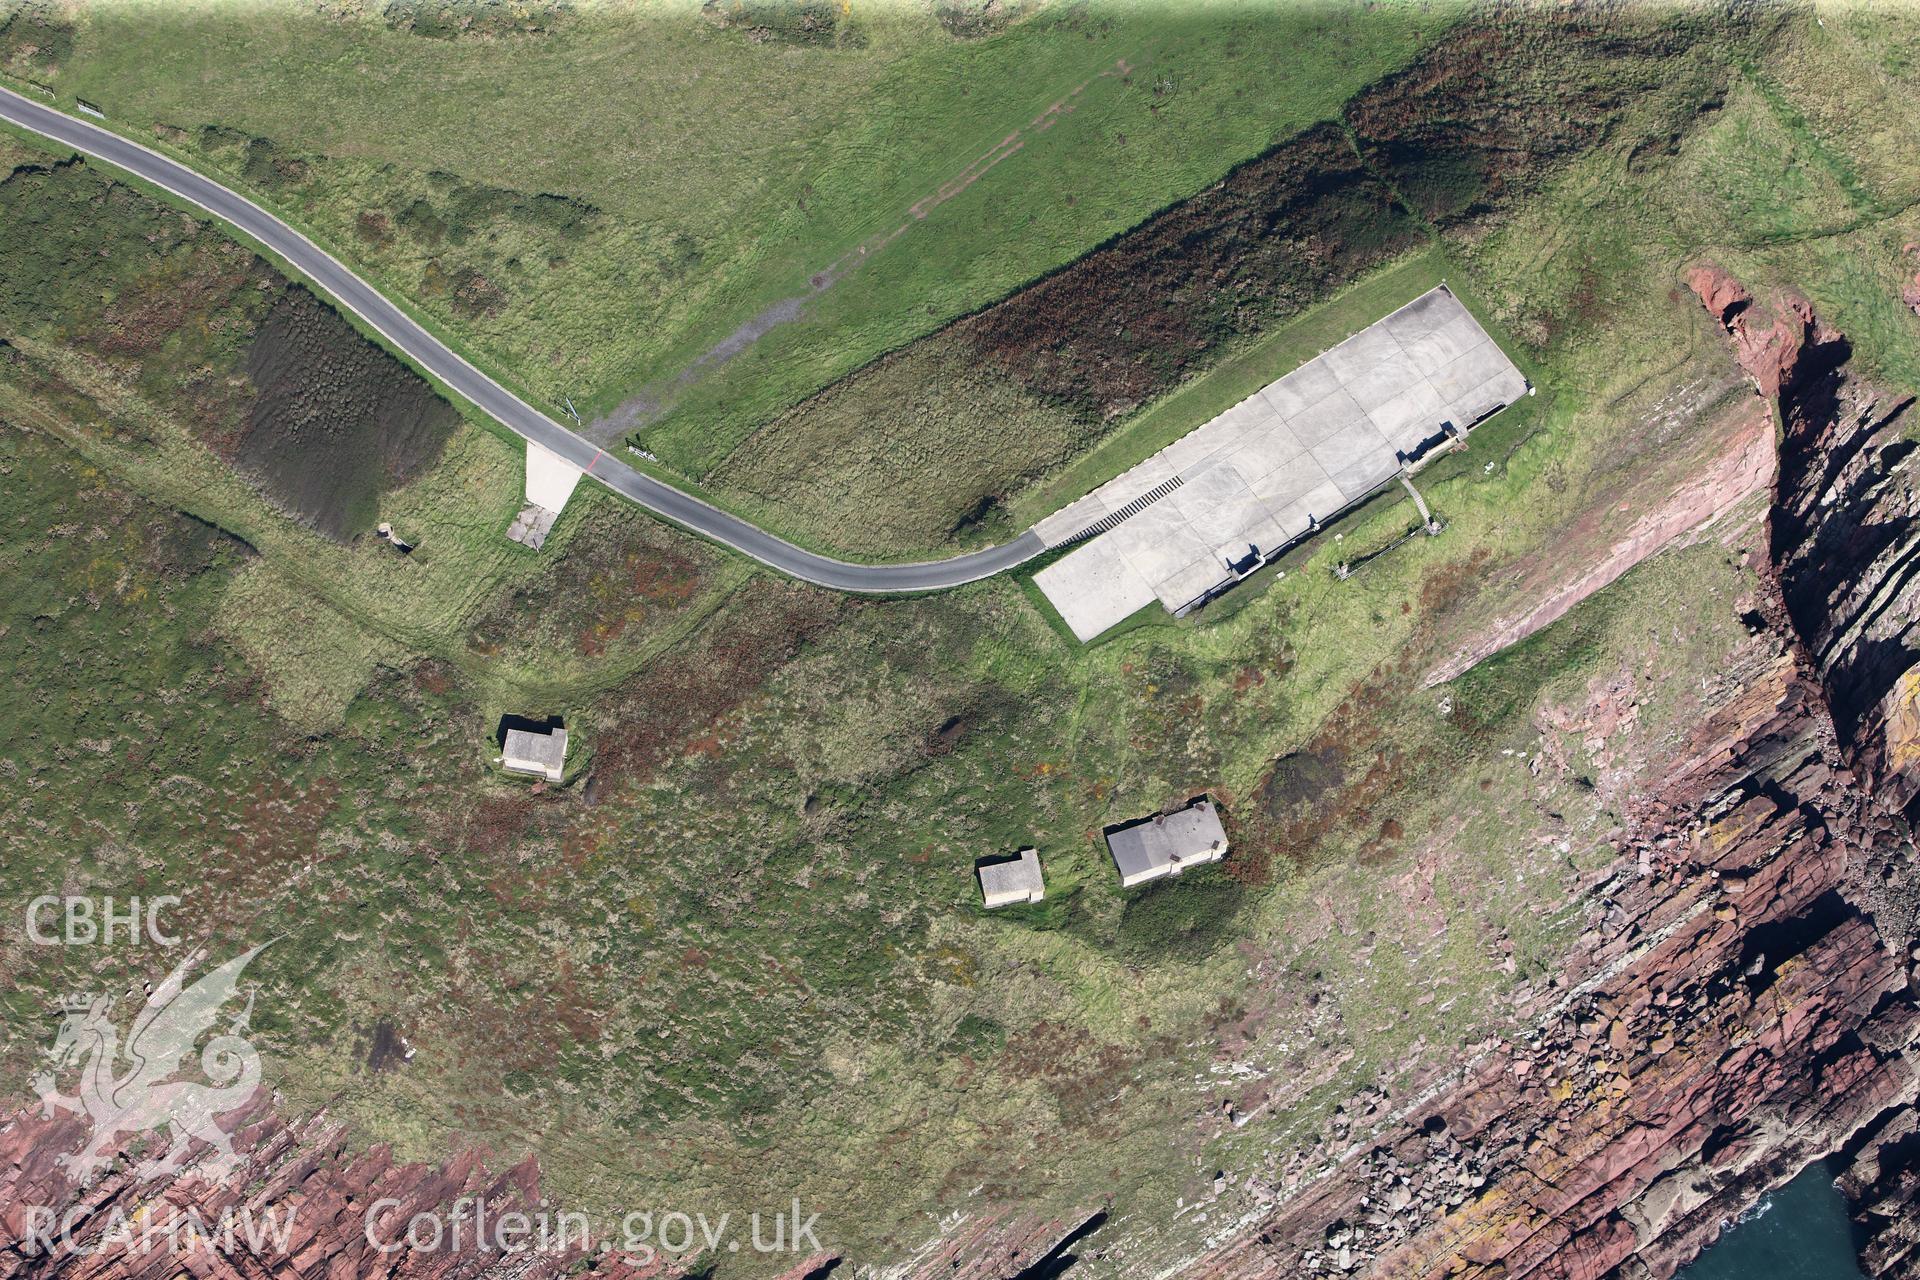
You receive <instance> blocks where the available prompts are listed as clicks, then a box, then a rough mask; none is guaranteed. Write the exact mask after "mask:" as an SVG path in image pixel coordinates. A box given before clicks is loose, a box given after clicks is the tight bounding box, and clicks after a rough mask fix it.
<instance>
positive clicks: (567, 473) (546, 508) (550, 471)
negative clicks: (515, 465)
mask: <svg viewBox="0 0 1920 1280" xmlns="http://www.w3.org/2000/svg"><path fill="white" fill-rule="evenodd" d="M585 474H586V472H585V471H582V470H581V469H580V468H579V467H576V466H574V465H573V464H572V463H571V462H568V461H567V460H566V459H564V458H562V457H561V456H560V455H559V454H557V453H554V452H553V451H552V450H550V449H545V448H542V447H541V446H540V445H537V444H535V443H534V442H533V441H531V440H529V441H527V505H526V506H524V507H522V508H521V509H520V514H519V515H517V516H515V517H514V518H513V523H512V524H510V525H508V526H507V537H509V538H511V539H512V540H513V541H515V542H518V543H521V544H522V545H524V546H528V547H531V548H533V549H534V550H535V551H538V550H539V549H540V547H541V545H542V544H543V543H545V542H546V540H547V534H549V533H551V532H552V531H553V522H554V521H555V520H558V519H559V518H560V513H561V512H562V511H564V510H566V506H567V499H569V498H571V497H572V496H573V489H574V486H575V485H577V484H579V483H580V477H581V476H583V475H585Z"/></svg>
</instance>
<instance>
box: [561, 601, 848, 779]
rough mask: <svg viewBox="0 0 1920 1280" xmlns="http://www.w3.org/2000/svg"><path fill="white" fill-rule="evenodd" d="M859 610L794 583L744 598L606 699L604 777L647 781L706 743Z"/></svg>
mask: <svg viewBox="0 0 1920 1280" xmlns="http://www.w3.org/2000/svg"><path fill="white" fill-rule="evenodd" d="M859 607H860V605H859V604H858V602H855V601H851V600H847V599H844V598H842V597H839V596H836V595H834V594H833V593H831V592H826V591H819V590H815V589H814V588H811V587H803V586H800V585H798V584H796V583H780V584H778V585H772V584H769V585H767V586H766V587H765V589H763V590H758V591H755V592H752V593H750V594H748V595H747V596H744V597H742V598H741V600H740V603H738V604H737V605H734V606H732V607H729V608H728V609H726V610H725V611H724V612H722V613H721V614H720V615H718V616H717V617H716V618H715V619H714V620H713V621H712V622H710V623H709V624H708V625H707V626H706V627H705V628H704V629H703V630H702V631H701V632H700V634H699V635H698V636H697V637H695V638H694V640H693V641H692V642H690V643H689V644H687V645H684V646H682V647H681V648H680V649H678V650H677V651H676V652H675V653H673V654H672V655H671V656H669V657H667V658H665V659H663V660H662V661H660V662H656V663H654V664H653V665H652V666H650V667H648V668H647V669H646V670H644V671H642V672H641V673H640V674H639V675H638V676H636V677H634V678H633V679H632V680H630V681H629V682H628V683H627V684H626V685H624V686H622V687H621V688H620V689H618V690H615V691H614V692H613V693H612V694H611V695H610V696H609V697H608V699H607V702H606V705H605V706H604V708H602V709H601V710H600V711H599V712H597V713H596V728H595V735H594V736H595V741H596V744H597V745H596V748H595V750H596V754H597V757H598V759H599V762H600V769H599V772H600V773H601V774H602V775H603V776H605V777H607V778H609V779H641V778H645V777H647V776H649V775H650V774H651V773H652V772H653V770H654V769H655V768H657V767H658V766H659V765H660V764H661V763H662V762H664V761H666V760H668V759H670V758H672V757H673V756H676V755H680V754H683V753H685V752H686V751H687V750H688V749H689V747H690V745H691V744H693V743H694V742H695V740H697V739H700V738H703V737H707V736H709V734H708V732H707V731H708V730H709V729H710V728H711V727H712V726H714V725H715V724H716V723H717V722H718V721H720V720H721V719H722V718H723V717H724V716H726V715H727V714H728V713H729V712H731V711H733V710H735V709H736V708H738V707H740V706H741V705H742V704H743V703H745V702H746V701H747V700H748V699H749V698H751V697H752V696H753V694H754V691H755V690H757V689H758V688H759V687H760V686H761V685H762V684H764V683H765V682H766V681H767V680H768V679H769V678H770V677H772V676H773V674H774V673H775V672H777V671H778V670H779V669H780V668H781V667H782V666H784V665H785V664H786V663H787V662H789V661H791V660H792V659H793V658H794V657H795V656H796V655H797V654H798V653H799V652H800V650H801V649H802V648H803V647H804V646H805V645H806V644H807V643H808V642H809V641H810V640H812V639H813V638H814V637H816V636H818V635H820V634H822V633H823V632H825V631H826V630H827V628H828V627H830V626H832V625H833V624H834V623H835V622H837V621H839V620H840V619H841V618H843V617H845V616H846V615H847V614H849V613H851V612H852V611H854V610H856V609H858V608H859ZM711 749H713V750H715V751H717V750H718V749H719V744H718V743H717V742H716V743H714V744H711Z"/></svg>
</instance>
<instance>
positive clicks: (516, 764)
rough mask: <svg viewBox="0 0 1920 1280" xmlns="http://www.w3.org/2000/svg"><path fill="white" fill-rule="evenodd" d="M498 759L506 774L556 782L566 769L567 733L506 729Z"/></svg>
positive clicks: (554, 730) (561, 731)
mask: <svg viewBox="0 0 1920 1280" xmlns="http://www.w3.org/2000/svg"><path fill="white" fill-rule="evenodd" d="M501 746H502V747H503V748H504V749H503V750H502V752H501V755H500V767H501V768H503V769H505V770H506V771H507V772H508V773H530V774H533V775H534V776H535V777H541V778H545V779H546V780H547V781H548V782H558V781H560V779H561V778H562V777H563V776H564V775H565V774H566V769H567V731H566V730H565V729H562V728H557V727H556V728H552V729H547V730H536V729H509V730H507V735H506V739H505V740H504V741H503V742H502V743H501Z"/></svg>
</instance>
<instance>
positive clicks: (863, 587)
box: [0, 88, 1044, 594]
mask: <svg viewBox="0 0 1920 1280" xmlns="http://www.w3.org/2000/svg"><path fill="white" fill-rule="evenodd" d="M0 119H5V120H7V121H8V122H10V123H12V124H14V125H17V126H19V127H20V128H22V129H26V130H28V131H29V132H32V133H37V134H39V135H40V136H42V137H44V138H50V139H52V140H53V141H55V142H57V143H59V144H60V145H61V146H64V147H71V148H73V149H74V150H75V151H78V152H80V153H82V154H84V155H87V156H90V157H92V158H93V159H95V160H100V161H104V162H105V163H107V164H109V165H112V166H114V167H115V168H118V169H122V170H125V171H126V172H128V173H130V174H133V175H134V176H135V177H138V178H142V179H144V180H145V181H147V182H150V183H152V184H153V185H154V186H156V187H160V188H162V189H164V190H166V191H169V192H171V193H173V194H174V195H176V196H178V197H180V198H181V199H182V200H185V201H187V202H188V203H190V204H193V205H197V206H198V207H199V208H202V209H204V210H206V211H207V212H208V213H210V214H212V215H213V216H214V217H216V218H219V219H220V220H221V221H223V222H226V223H229V224H231V225H232V226H234V227H237V228H238V229H239V230H241V231H243V232H245V233H246V234H247V235H248V236H251V237H252V238H253V239H254V240H256V241H258V242H259V243H260V244H263V245H265V246H266V247H267V248H269V249H271V250H272V251H273V252H274V253H276V254H278V255H280V257H282V258H283V259H285V260H286V261H287V262H290V263H292V264H293V266H294V268H295V269H296V270H298V271H299V272H300V273H301V274H303V275H304V276H306V278H307V279H308V280H309V281H311V282H312V283H313V284H314V285H315V286H317V287H318V288H319V289H321V290H322V291H323V292H325V293H327V294H328V295H330V296H331V297H332V298H333V299H334V300H335V301H336V302H338V303H339V304H340V305H341V306H343V307H345V308H347V309H348V310H349V311H351V312H353V313H354V314H355V315H357V316H359V317H360V318H361V319H362V320H364V321H366V323H367V324H369V325H371V326H372V327H373V328H374V330H375V331H377V332H378V333H379V334H380V335H381V336H382V337H384V338H386V340H387V341H388V342H390V343H392V344H393V346H394V347H395V348H396V349H398V350H400V351H403V352H405V353H406V354H407V355H408V356H409V357H411V358H412V359H413V360H414V361H416V362H417V363H418V364H419V365H420V367H421V368H423V369H425V370H427V372H429V373H431V374H432V375H433V376H434V377H435V378H438V379H439V380H440V382H441V383H442V384H443V385H445V386H447V387H449V388H451V389H452V390H453V391H454V392H455V393H457V394H458V395H460V396H461V397H463V398H465V399H466V400H468V401H471V402H472V403H473V404H474V405H476V406H478V407H479V408H480V409H481V411H483V412H484V413H486V414H487V415H488V416H490V417H492V418H494V419H495V420H496V421H498V422H500V423H501V424H502V425H503V426H505V427H506V428H507V429H508V430H510V431H512V432H513V433H514V434H515V435H518V436H520V437H522V438H524V439H526V440H530V441H533V442H535V443H537V444H539V445H541V446H542V447H544V448H546V449H550V450H552V451H553V452H554V453H556V454H558V455H559V456H560V457H562V458H565V459H566V460H567V461H568V462H571V463H572V464H573V465H575V466H577V467H580V468H581V469H582V470H584V471H586V473H587V474H588V475H589V476H591V477H592V478H593V479H595V480H598V481H599V482H600V483H601V484H603V485H605V486H606V487H607V488H609V489H611V490H613V491H614V492H615V493H618V494H620V495H622V496H623V497H627V498H631V499H632V500H633V501H635V502H637V503H639V504H640V505H641V506H643V507H645V508H646V509H647V510H649V511H651V512H653V513H654V514H655V515H657V516H660V517H661V518H663V519H666V520H671V521H673V522H674V523H675V524H678V525H681V526H683V527H685V528H687V529H690V530H692V531H693V532H695V533H698V534H701V535H702V536H704V537H708V538H711V539H713V540H714V541H715V542H718V543H720V544H722V545H723V546H728V547H732V548H733V549H734V550H735V551H738V552H740V553H741V554H743V555H748V556H751V557H753V558H754V559H755V560H758V561H759V562H760V563H762V564H764V565H767V566H769V567H770V568H774V569H778V570H779V571H780V572H781V573H784V574H787V575H789V576H790V577H794V578H799V579H800V580H802V581H804V582H811V583H815V584H817V585H819V586H823V587H833V588H835V589H836V590H840V591H852V592H862V593H868V594H879V593H886V592H896V591H936V590H940V589H942V588H946V587H957V586H960V585H961V584H962V583H967V582H975V581H978V580H979V579H981V578H988V577H992V576H993V575H994V574H996V573H1000V572H1002V571H1003V570H1006V569H1011V568H1012V567H1014V566H1015V565H1018V564H1022V563H1024V562H1026V561H1027V560H1030V559H1032V558H1033V557H1034V556H1036V555H1038V554H1039V553H1040V552H1041V551H1042V550H1044V545H1043V544H1042V542H1041V540H1040V537H1039V535H1038V534H1036V533H1034V532H1033V531H1032V530H1031V529H1029V530H1028V531H1027V532H1025V533H1023V534H1021V535H1020V536H1019V537H1018V538H1015V539H1014V540H1013V541H1012V542H1009V543H1006V544H1004V545H1002V546H998V547H989V548H987V549H986V550H984V551H970V552H968V553H967V554H965V555H959V556H954V557H953V558H952V559H949V560H929V561H923V562H920V563H916V564H854V563H851V562H849V561H845V560H835V559H832V558H831V557H828V556H823V555H817V554H815V553H814V552H811V551H808V550H806V549H805V548H802V547H797V546H795V545H793V544H792V543H791V542H787V541H786V540H784V539H782V538H777V537H775V536H774V535H773V534H771V533H768V532H767V531H766V530H764V529H761V528H760V527H758V526H757V525H752V524H749V523H747V522H746V521H745V520H742V519H741V518H740V517H738V516H735V515H730V514H729V513H727V512H725V511H722V510H720V509H719V508H718V507H715V506H712V505H710V504H708V503H705V502H702V501H701V500H700V499H698V498H696V497H693V496H692V495H690V494H688V493H685V492H683V491H681V490H679V489H676V488H674V487H673V486H672V485H670V484H667V483H665V482H663V481H660V480H656V479H654V478H653V477H652V476H649V475H646V474H644V473H642V472H639V471H636V470H634V469H633V468H632V467H630V466H628V465H627V464H626V463H624V462H622V461H620V460H619V459H618V458H615V457H613V456H612V455H610V454H608V453H607V452H606V451H605V450H604V449H601V448H600V447H599V446H597V445H594V444H592V443H590V442H589V441H587V440H584V439H582V438H581V437H580V436H577V435H575V434H574V433H573V432H571V431H569V430H568V429H567V428H565V427H563V426H561V425H560V424H559V423H558V422H555V421H554V420H553V419H552V418H549V417H548V416H547V415H545V414H544V413H541V412H540V411H539V410H537V409H535V408H534V407H533V406H532V405H529V404H528V403H527V402H526V401H524V400H522V399H520V398H519V397H518V396H516V395H514V394H513V393H512V392H510V391H508V390H507V389H506V388H505V387H502V386H501V385H500V384H499V383H497V382H495V381H494V380H493V379H492V378H489V377H488V376H487V375H486V374H484V373H482V372H480V371H479V370H478V369H476V368H474V367H473V366H472V365H470V364H468V363H467V362H466V361H465V360H463V359H462V358H461V357H460V356H459V355H458V354H456V353H455V352H454V351H453V350H452V349H451V348H449V347H448V346H447V345H446V344H445V343H443V342H441V341H440V340H439V339H438V338H436V337H434V336H433V335H432V334H431V333H428V332H427V331H426V330H425V329H423V328H421V327H420V326H419V325H418V324H417V323H415V322H414V321H413V320H412V319H411V318H410V317H409V316H408V315H407V314H406V313H405V312H404V311H402V310H400V308H398V307H396V306H395V305H394V304H393V303H391V302H389V301H387V299H386V297H385V296H384V295H382V294H381V293H380V292H379V291H377V290H376V289H374V288H373V286H371V285H369V284H368V283H367V282H366V281H364V280H362V279H361V278H360V277H359V276H357V275H355V274H354V273H353V272H351V271H349V270H348V269H347V268H346V267H345V266H343V265H341V264H340V262H339V261H337V260H336V259H335V258H333V257H332V256H331V255H330V254H328V253H327V252H326V251H325V250H324V249H322V248H320V247H319V246H318V245H316V244H314V243H313V242H312V241H311V240H309V239H307V238H306V237H305V236H303V235H301V234H300V233H299V232H298V231H295V230H294V229H293V228H292V227H290V226H288V225H287V224H286V223H284V222H282V221H280V219H278V218H276V217H274V216H273V215H272V214H270V213H268V212H267V211H266V210H265V209H262V208H261V207H260V206H259V205H256V204H254V203H253V202H252V201H251V200H248V199H247V198H246V197H244V196H241V195H238V194H236V193H235V192H233V191H230V190H228V189H227V188H226V187H223V186H221V185H220V184H219V183H217V182H214V181H212V180H211V179H208V178H205V177H202V176H201V175H200V174H198V173H195V172H194V171H193V170H192V169H189V168H187V167H186V166H185V165H183V164H180V163H179V162H178V161H175V160H169V159H168V158H167V157H166V156H164V155H161V154H160V153H159V152H157V151H152V150H149V149H148V148H146V147H143V146H141V145H140V144H138V143H136V142H130V141H128V140H127V139H125V138H123V137H121V136H120V135H119V134H117V133H114V132H112V131H111V130H108V129H103V128H101V127H99V126H98V125H93V124H89V123H87V122H86V121H84V120H78V119H75V118H74V117H72V116H69V115H67V114H66V113H64V112H61V111H56V110H54V109H53V108H51V107H46V106H42V105H41V104H40V103H37V102H35V101H33V100H32V99H31V98H25V97H22V96H21V95H19V94H17V93H14V92H13V91H11V90H9V89H4V88H0Z"/></svg>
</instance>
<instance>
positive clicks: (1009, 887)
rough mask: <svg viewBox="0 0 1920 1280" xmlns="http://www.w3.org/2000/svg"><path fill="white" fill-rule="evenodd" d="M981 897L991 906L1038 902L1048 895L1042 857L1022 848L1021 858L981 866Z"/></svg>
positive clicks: (1032, 850) (1037, 853)
mask: <svg viewBox="0 0 1920 1280" xmlns="http://www.w3.org/2000/svg"><path fill="white" fill-rule="evenodd" d="M979 874H980V896H981V897H982V898H983V899H985V900H986V904H987V906H988V907H1010V906H1013V905H1014V904H1015V903H1020V902H1038V901H1040V900H1041V899H1042V898H1044V897H1046V896H1047V887H1046V882H1045V881H1044V880H1043V879H1042V878H1041V876H1040V854H1039V852H1038V851H1037V850H1034V849H1022V850H1021V851H1020V853H1019V856H1018V857H1013V858H1007V859H1005V860H1004V861H1001V862H987V863H982V864H981V866H980V872H979Z"/></svg>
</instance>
